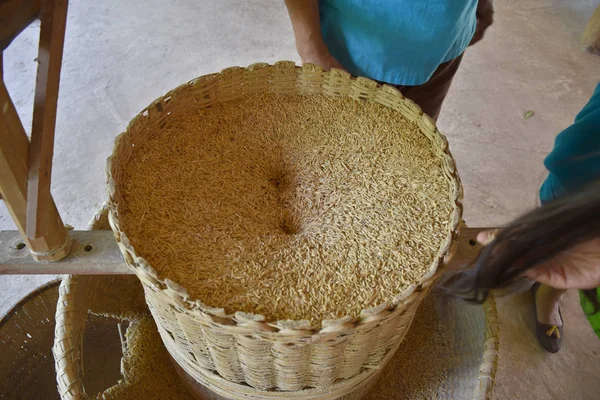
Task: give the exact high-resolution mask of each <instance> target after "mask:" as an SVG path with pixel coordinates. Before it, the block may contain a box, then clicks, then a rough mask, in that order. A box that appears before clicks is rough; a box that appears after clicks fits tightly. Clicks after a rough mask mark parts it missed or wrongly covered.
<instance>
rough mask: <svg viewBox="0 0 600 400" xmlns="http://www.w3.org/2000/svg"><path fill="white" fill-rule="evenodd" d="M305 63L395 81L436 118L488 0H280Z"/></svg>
mask: <svg viewBox="0 0 600 400" xmlns="http://www.w3.org/2000/svg"><path fill="white" fill-rule="evenodd" d="M285 3H286V5H287V8H288V11H289V15H290V19H291V21H292V26H293V28H294V36H295V38H296V48H297V50H298V54H299V55H300V58H301V59H302V62H303V63H308V62H310V63H314V64H319V65H322V66H323V67H325V68H326V69H329V68H340V69H345V70H347V71H348V72H350V73H351V74H352V75H355V76H364V77H367V78H371V79H373V80H376V81H378V82H380V83H387V84H391V85H394V86H396V87H398V88H399V89H400V91H401V92H402V93H403V94H404V96H406V97H408V98H410V99H411V100H413V101H414V102H416V103H417V104H418V105H419V106H421V109H422V110H423V112H425V113H426V114H428V115H429V116H430V117H432V118H433V119H437V117H438V116H439V113H440V109H441V107H442V103H443V101H444V98H445V97H446V94H447V93H448V89H449V88H450V84H451V82H452V78H453V77H454V74H455V73H456V71H457V70H458V67H459V65H460V63H461V60H462V56H463V53H464V51H465V49H466V48H467V46H469V44H473V43H476V42H477V41H479V40H481V39H482V38H483V34H484V32H485V30H486V29H487V28H488V27H489V26H490V25H491V24H492V22H493V13H494V10H493V6H492V0H479V1H478V0H285Z"/></svg>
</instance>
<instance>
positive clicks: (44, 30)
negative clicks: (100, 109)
mask: <svg viewBox="0 0 600 400" xmlns="http://www.w3.org/2000/svg"><path fill="white" fill-rule="evenodd" d="M67 4H68V2H67V0H46V1H44V2H43V3H42V12H41V15H40V20H41V27H40V44H39V52H38V70H37V81H36V87H35V97H34V104H33V123H32V127H31V145H30V148H29V175H28V185H27V221H26V229H25V231H26V233H27V236H28V237H29V238H39V237H46V236H47V237H52V236H62V235H63V232H61V229H60V228H59V229H56V227H55V226H53V225H52V224H51V218H52V215H51V213H52V211H51V201H52V195H51V194H50V184H51V182H50V181H51V175H52V155H53V153H54V128H55V125H56V105H57V102H58V86H59V81H60V67H61V63H62V55H63V44H64V38H65V25H66V20H67Z"/></svg>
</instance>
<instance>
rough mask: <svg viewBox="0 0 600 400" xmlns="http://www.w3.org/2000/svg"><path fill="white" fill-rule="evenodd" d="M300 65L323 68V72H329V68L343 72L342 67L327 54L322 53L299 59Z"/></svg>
mask: <svg viewBox="0 0 600 400" xmlns="http://www.w3.org/2000/svg"><path fill="white" fill-rule="evenodd" d="M301 58H302V63H303V64H305V63H312V64H317V65H320V66H322V67H323V69H325V71H329V70H330V69H331V68H337V69H342V70H345V68H344V66H343V65H342V64H340V62H339V61H338V60H336V59H335V57H333V56H332V55H331V54H329V52H322V53H321V54H307V55H304V56H302V57H301Z"/></svg>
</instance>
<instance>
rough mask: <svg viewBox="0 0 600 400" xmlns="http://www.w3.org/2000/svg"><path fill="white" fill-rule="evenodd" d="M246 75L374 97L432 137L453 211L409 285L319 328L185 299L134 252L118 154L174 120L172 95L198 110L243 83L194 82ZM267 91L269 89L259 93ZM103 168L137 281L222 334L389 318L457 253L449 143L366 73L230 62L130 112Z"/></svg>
mask: <svg viewBox="0 0 600 400" xmlns="http://www.w3.org/2000/svg"><path fill="white" fill-rule="evenodd" d="M244 74H246V75H249V74H251V75H252V76H253V78H254V79H256V81H258V82H260V81H261V80H263V81H265V82H268V83H269V85H268V91H270V92H272V93H280V94H285V93H287V94H292V93H293V94H298V93H299V94H315V93H322V94H326V95H330V96H348V97H351V98H354V99H355V100H374V101H377V102H378V103H379V104H382V105H384V106H386V107H389V108H393V109H396V110H397V111H401V112H402V115H403V116H404V117H405V118H407V119H408V120H410V121H414V122H416V123H417V124H418V126H419V128H420V130H421V132H422V133H423V134H424V135H426V136H427V137H429V138H430V140H431V143H432V147H434V148H435V150H437V151H439V152H441V157H440V158H441V161H442V166H443V169H444V172H445V175H446V178H447V179H448V182H449V187H450V190H451V192H452V194H451V196H450V197H451V203H452V207H453V211H452V215H451V216H450V224H449V227H448V234H447V236H446V240H444V241H443V243H442V245H441V248H440V249H439V251H438V254H437V255H438V257H436V260H435V261H434V262H433V263H432V265H431V266H430V268H429V270H428V272H427V273H426V274H424V275H423V276H422V277H421V279H420V280H419V281H418V282H417V283H414V284H412V285H410V286H409V287H407V289H405V290H404V291H403V292H401V293H399V294H398V295H396V296H395V297H394V299H393V300H392V301H390V302H385V303H382V304H379V305H376V306H374V307H371V308H368V309H363V310H362V311H360V313H358V315H347V316H345V317H342V318H339V319H336V320H323V321H321V326H315V324H311V323H310V322H309V321H306V320H278V321H267V320H266V319H265V318H264V316H262V315H259V314H251V313H245V312H239V311H237V312H232V313H229V314H228V313H226V312H225V310H224V309H223V308H219V307H217V306H209V305H207V304H204V303H203V302H202V301H201V300H199V299H192V298H190V296H189V295H188V292H187V290H186V289H185V288H184V287H183V286H182V285H181V284H180V283H178V282H174V281H172V280H170V279H168V278H162V277H161V276H160V275H159V274H158V273H157V271H156V270H155V269H154V268H153V267H152V266H151V265H150V263H149V262H148V261H147V260H145V259H144V258H143V257H142V256H140V255H139V254H137V252H136V250H135V248H134V247H133V245H132V244H131V242H130V240H129V238H128V236H127V234H126V233H125V232H124V231H123V230H122V229H121V227H120V224H119V217H118V215H119V203H120V199H121V195H120V193H119V189H118V185H117V183H116V180H117V179H118V178H115V174H116V173H118V172H117V170H116V169H115V166H116V165H117V164H118V162H119V161H120V156H121V154H122V153H125V152H131V151H132V148H133V147H135V145H136V143H137V144H138V145H140V144H141V143H143V140H144V139H145V138H144V136H147V135H149V134H151V129H150V128H149V127H148V126H147V124H148V123H151V122H153V121H159V122H162V123H165V122H166V119H167V118H173V117H174V116H175V115H174V114H173V115H171V110H172V104H173V103H175V102H177V101H179V102H185V101H188V102H189V103H190V105H189V107H199V108H204V107H207V106H209V105H210V104H213V103H214V102H222V101H227V100H232V99H236V98H239V97H242V96H244V95H245V92H244V91H243V90H244V89H243V88H241V87H237V88H235V87H234V88H232V87H231V86H227V84H226V83H225V84H223V88H222V90H221V92H222V93H220V92H219V90H214V91H212V92H209V93H203V97H202V98H200V97H199V96H195V89H196V88H202V87H205V86H207V85H214V84H216V83H217V84H218V83H219V82H223V81H227V79H229V78H231V77H239V76H240V75H242V76H244ZM290 77H291V78H290ZM286 79H287V80H289V81H291V82H292V83H291V84H290V85H288V86H285V83H286ZM256 81H255V82H256ZM344 81H350V82H351V88H352V90H353V92H351V93H344V92H343V91H342V92H340V89H339V87H340V85H339V83H340V82H344ZM278 82H279V83H281V82H283V86H282V87H277V88H274V85H277V84H278ZM265 92H267V90H264V91H262V92H261V93H265ZM255 93H256V92H255ZM219 95H221V97H226V100H223V99H222V98H219V97H218V96H219ZM207 99H208V100H207ZM200 101H204V102H205V104H204V105H201V106H198V102H200ZM138 137H142V138H144V139H142V141H140V140H136V139H138ZM438 155H440V154H438ZM125 158H128V156H125ZM106 173H107V179H108V192H109V193H108V194H109V198H108V207H109V222H110V225H111V228H112V230H113V232H114V234H115V238H116V240H117V243H118V245H119V248H120V250H121V252H122V253H123V255H124V257H125V261H126V263H127V265H128V266H129V267H130V268H131V269H132V270H133V271H134V272H135V274H136V275H137V276H138V277H139V278H140V280H142V282H144V283H145V284H148V285H149V286H150V287H152V288H153V290H155V291H165V292H166V293H168V295H169V296H170V297H171V299H172V300H173V302H174V303H175V304H176V305H177V306H178V309H179V310H180V311H184V310H188V311H198V312H199V313H200V315H201V316H202V317H203V318H204V319H205V320H206V322H207V323H209V324H211V325H216V326H219V328H220V329H222V330H223V332H225V333H233V334H243V333H247V334H252V333H260V335H261V336H263V337H271V338H275V337H277V336H278V334H279V333H281V334H284V335H291V336H296V337H297V336H299V335H300V336H302V335H306V334H314V333H323V334H327V333H334V332H339V331H343V330H347V329H348V328H349V327H350V326H357V325H361V324H365V323H375V322H376V321H383V320H385V319H386V316H389V315H390V314H391V313H392V312H393V311H394V310H396V309H397V308H398V307H401V306H403V305H404V304H408V303H411V300H412V299H413V295H414V294H416V292H420V291H421V290H424V289H426V288H428V287H429V286H431V285H432V284H433V283H434V282H435V280H436V278H437V277H438V276H439V272H440V271H439V270H440V269H442V268H443V266H444V264H445V263H447V262H448V261H449V260H450V259H451V258H452V256H453V255H454V253H455V251H456V245H457V243H456V241H457V239H458V235H459V230H460V223H461V217H462V187H461V183H460V178H459V176H458V173H457V170H456V167H455V162H454V158H453V157H452V155H451V153H450V151H449V148H448V141H447V139H446V138H445V137H444V136H443V135H442V134H441V133H440V131H439V130H438V129H437V127H436V124H435V122H434V121H433V119H431V118H430V117H429V116H427V115H426V114H424V113H423V112H422V111H421V108H420V107H419V106H418V105H417V104H416V103H414V102H413V101H411V100H410V99H407V98H405V97H404V96H403V95H402V94H401V93H400V91H399V90H398V89H396V88H394V87H392V86H390V85H379V84H378V83H377V82H375V81H373V80H371V79H368V78H363V77H353V76H351V75H350V74H349V73H347V72H345V71H342V70H337V69H332V70H331V71H324V70H323V68H322V67H321V66H318V65H314V64H304V65H302V66H301V67H299V66H297V65H296V64H295V63H294V62H293V61H279V62H277V63H275V64H274V65H270V64H267V63H256V64H252V65H250V66H248V67H246V68H243V67H230V68H226V69H224V70H222V71H221V72H220V73H214V74H209V75H204V76H200V77H198V78H196V79H193V80H191V81H189V82H188V83H186V84H183V85H181V86H179V87H177V88H175V89H173V90H171V91H169V92H167V93H166V94H165V95H164V96H162V97H159V98H157V99H156V100H155V101H153V102H152V103H151V104H150V106H148V107H147V108H145V109H144V110H142V111H141V112H140V113H139V114H138V115H137V116H136V117H134V118H133V120H132V121H131V122H130V123H129V125H128V126H127V129H126V131H125V132H123V133H121V134H120V135H118V136H117V137H116V138H115V144H114V148H113V153H112V155H111V156H110V157H108V159H107V167H106Z"/></svg>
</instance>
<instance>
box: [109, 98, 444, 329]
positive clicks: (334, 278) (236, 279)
mask: <svg viewBox="0 0 600 400" xmlns="http://www.w3.org/2000/svg"><path fill="white" fill-rule="evenodd" d="M442 165H443V161H442V159H441V156H438V155H436V153H435V152H434V151H433V146H432V144H431V141H430V140H429V139H428V138H427V137H426V136H425V135H423V134H422V133H421V131H420V130H419V128H418V126H417V125H416V124H415V123H413V122H410V121H409V120H407V119H405V118H404V117H403V116H402V115H401V114H400V113H399V112H397V111H394V110H392V109H390V108H387V107H384V106H382V105H380V104H377V103H375V102H371V101H357V100H353V99H350V98H337V97H330V96H324V95H312V96H302V95H275V94H265V95H259V96H247V97H244V98H242V99H238V100H232V101H228V102H224V103H220V104H214V105H212V106H211V107H208V108H204V109H200V110H197V109H196V110H194V109H189V110H187V111H185V112H184V113H180V114H178V115H177V117H176V118H171V119H170V120H167V123H166V124H165V125H164V127H162V128H161V129H160V130H158V129H157V130H156V131H154V132H152V134H151V135H150V136H149V138H148V140H147V141H146V142H144V143H136V144H135V146H134V149H133V153H132V156H131V158H130V159H129V160H128V161H127V162H126V164H125V166H124V171H123V174H122V176H121V178H120V179H119V180H118V182H117V184H118V185H119V190H120V193H121V195H122V197H123V200H122V203H121V204H119V218H120V222H121V228H122V230H123V231H124V232H125V233H126V234H127V235H128V237H129V239H130V241H131V243H132V244H133V246H134V248H135V249H136V252H137V253H138V254H139V255H140V256H142V257H144V258H145V259H146V260H147V261H148V262H149V263H150V265H151V266H152V267H154V268H155V269H156V270H157V272H158V273H159V275H160V276H161V277H162V278H168V279H171V280H172V281H175V282H177V283H179V284H180V285H181V286H183V287H184V288H186V289H187V291H188V293H189V295H190V296H191V298H193V299H197V300H201V301H202V302H203V303H205V304H207V305H209V306H212V307H222V308H225V310H226V311H227V312H235V311H244V312H248V313H255V314H262V315H264V316H265V317H266V319H267V320H269V321H274V320H284V319H294V320H309V321H311V322H316V321H320V320H323V319H335V318H340V317H343V316H346V315H357V314H358V313H359V312H360V310H362V309H365V308H370V307H373V306H376V305H378V304H380V303H382V302H386V301H390V300H392V299H393V298H394V297H395V296H396V295H398V294H399V293H400V292H402V291H403V290H404V289H406V288H407V287H408V286H409V285H411V284H413V283H416V282H419V281H420V280H421V279H422V277H423V276H424V275H425V274H426V273H427V272H428V271H429V269H430V267H431V265H432V264H434V263H435V262H436V260H437V257H439V251H440V247H441V245H442V243H443V242H444V240H445V239H446V238H447V237H448V235H449V234H450V232H449V224H450V221H449V220H450V215H451V212H452V209H453V207H452V204H451V200H450V191H451V189H450V185H449V179H448V178H447V177H446V176H445V174H444V172H443V167H442Z"/></svg>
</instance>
